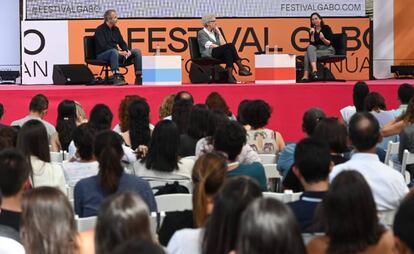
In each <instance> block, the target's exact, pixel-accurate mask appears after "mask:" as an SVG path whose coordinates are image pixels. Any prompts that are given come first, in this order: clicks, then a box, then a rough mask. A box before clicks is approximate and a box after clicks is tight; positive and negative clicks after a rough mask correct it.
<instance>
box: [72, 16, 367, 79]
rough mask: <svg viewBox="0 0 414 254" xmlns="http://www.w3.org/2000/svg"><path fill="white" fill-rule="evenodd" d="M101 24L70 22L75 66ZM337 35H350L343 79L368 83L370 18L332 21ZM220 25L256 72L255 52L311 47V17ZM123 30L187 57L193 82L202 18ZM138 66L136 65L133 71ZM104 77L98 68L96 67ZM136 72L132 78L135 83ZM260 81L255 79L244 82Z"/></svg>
mask: <svg viewBox="0 0 414 254" xmlns="http://www.w3.org/2000/svg"><path fill="white" fill-rule="evenodd" d="M101 23H102V21H101V20H70V21H69V29H68V30H69V63H73V64H74V63H84V58H83V37H84V36H86V35H92V34H93V33H94V29H95V28H96V27H97V26H98V25H100V24H101ZM325 23H326V24H328V25H330V26H331V28H332V30H333V32H334V33H341V32H345V33H346V34H347V37H348V45H347V47H348V53H347V59H346V61H343V62H342V63H338V64H332V66H331V70H332V72H333V73H334V75H335V76H336V77H337V78H341V79H347V80H366V79H368V78H369V44H368V43H369V36H370V29H369V19H368V18H326V19H325ZM218 25H219V27H220V28H221V29H222V33H223V35H224V37H225V39H226V41H227V42H228V43H233V44H234V45H235V47H236V49H237V50H238V52H239V55H240V56H241V57H245V58H248V59H250V63H249V64H248V65H249V66H250V67H251V69H252V70H253V71H254V53H255V52H259V51H264V48H265V45H269V46H270V47H274V46H277V47H278V48H279V50H280V49H282V52H281V53H285V54H288V53H289V54H296V55H303V52H304V51H305V49H306V47H307V45H308V33H307V32H306V29H307V28H308V27H309V19H308V18H260V19H259V18H232V19H227V18H226V19H218ZM118 26H119V28H120V30H121V32H122V35H123V37H124V39H125V41H126V42H127V44H128V45H129V46H130V47H131V48H139V49H141V51H142V53H143V55H152V54H154V53H155V48H156V46H157V45H159V46H160V48H161V54H166V55H180V56H181V57H182V59H183V61H182V63H183V65H182V67H183V68H182V70H183V83H189V82H190V81H189V78H188V73H187V72H186V71H185V68H184V67H185V63H186V61H187V60H188V59H189V58H190V56H189V55H190V54H189V49H188V37H192V36H196V35H197V31H198V30H199V29H200V28H201V21H200V19H121V20H119V21H118ZM130 68H132V67H130ZM91 69H92V70H93V71H94V72H95V73H98V71H99V69H98V68H91ZM132 73H133V71H130V72H129V74H128V75H127V81H129V82H132V81H133V80H134V77H133V76H132V75H133V74H132ZM239 79H240V80H241V81H254V73H253V76H250V77H243V78H241V77H240V78H239Z"/></svg>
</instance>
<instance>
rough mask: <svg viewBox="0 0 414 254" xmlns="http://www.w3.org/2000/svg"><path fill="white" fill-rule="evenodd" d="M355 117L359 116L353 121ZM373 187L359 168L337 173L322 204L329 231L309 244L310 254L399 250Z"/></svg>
mask: <svg viewBox="0 0 414 254" xmlns="http://www.w3.org/2000/svg"><path fill="white" fill-rule="evenodd" d="M358 114H360V113H358ZM358 114H357V115H356V116H357V118H358ZM353 121H355V116H353V117H352V118H351V122H350V125H353ZM371 189H372V187H371V188H370V186H369V185H368V183H367V181H366V180H365V179H364V176H363V175H361V174H360V173H358V172H357V171H343V172H341V173H339V174H338V175H337V176H336V177H335V179H334V180H333V181H332V184H331V186H330V187H329V190H328V192H327V193H326V195H325V198H324V199H323V201H322V206H321V214H320V219H321V222H322V226H323V227H324V228H325V233H326V235H325V236H320V237H317V238H315V239H313V240H312V241H311V242H310V243H309V244H308V253H309V254H324V253H361V254H376V253H384V254H387V253H390V254H391V253H395V252H394V239H393V235H392V232H391V231H389V230H386V229H385V227H384V226H383V225H381V224H380V223H379V221H378V215H377V209H376V206H375V201H374V197H373V195H372V192H371Z"/></svg>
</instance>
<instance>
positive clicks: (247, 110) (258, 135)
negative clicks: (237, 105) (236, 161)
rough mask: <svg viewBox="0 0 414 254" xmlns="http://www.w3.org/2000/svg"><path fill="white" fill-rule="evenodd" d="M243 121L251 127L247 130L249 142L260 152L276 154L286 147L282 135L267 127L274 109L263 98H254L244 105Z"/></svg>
mask: <svg viewBox="0 0 414 254" xmlns="http://www.w3.org/2000/svg"><path fill="white" fill-rule="evenodd" d="M242 114H243V121H244V123H245V124H247V125H249V126H250V127H251V129H250V130H248V131H247V144H249V145H250V146H251V147H252V148H253V150H255V151H256V152H258V153H267V154H276V153H278V152H280V151H282V150H283V149H284V148H285V141H283V137H282V135H281V134H280V133H279V132H277V131H274V130H270V129H268V128H265V126H266V125H267V123H268V122H269V119H270V116H271V115H272V110H271V108H270V106H269V104H268V103H267V102H265V101H263V100H252V101H250V102H248V103H247V104H246V106H245V107H244V112H243V113H242Z"/></svg>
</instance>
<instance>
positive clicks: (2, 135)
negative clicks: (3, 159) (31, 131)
mask: <svg viewBox="0 0 414 254" xmlns="http://www.w3.org/2000/svg"><path fill="white" fill-rule="evenodd" d="M17 133H18V131H17V130H16V128H14V127H10V126H7V127H4V128H1V129H0V151H2V150H3V149H6V148H12V147H16V142H17Z"/></svg>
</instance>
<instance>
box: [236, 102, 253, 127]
mask: <svg viewBox="0 0 414 254" xmlns="http://www.w3.org/2000/svg"><path fill="white" fill-rule="evenodd" d="M249 102H250V100H242V101H241V102H240V104H239V106H238V107H237V121H238V122H239V123H241V124H242V125H246V121H245V120H244V115H243V113H245V112H246V110H245V108H246V107H247V105H248V104H249Z"/></svg>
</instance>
